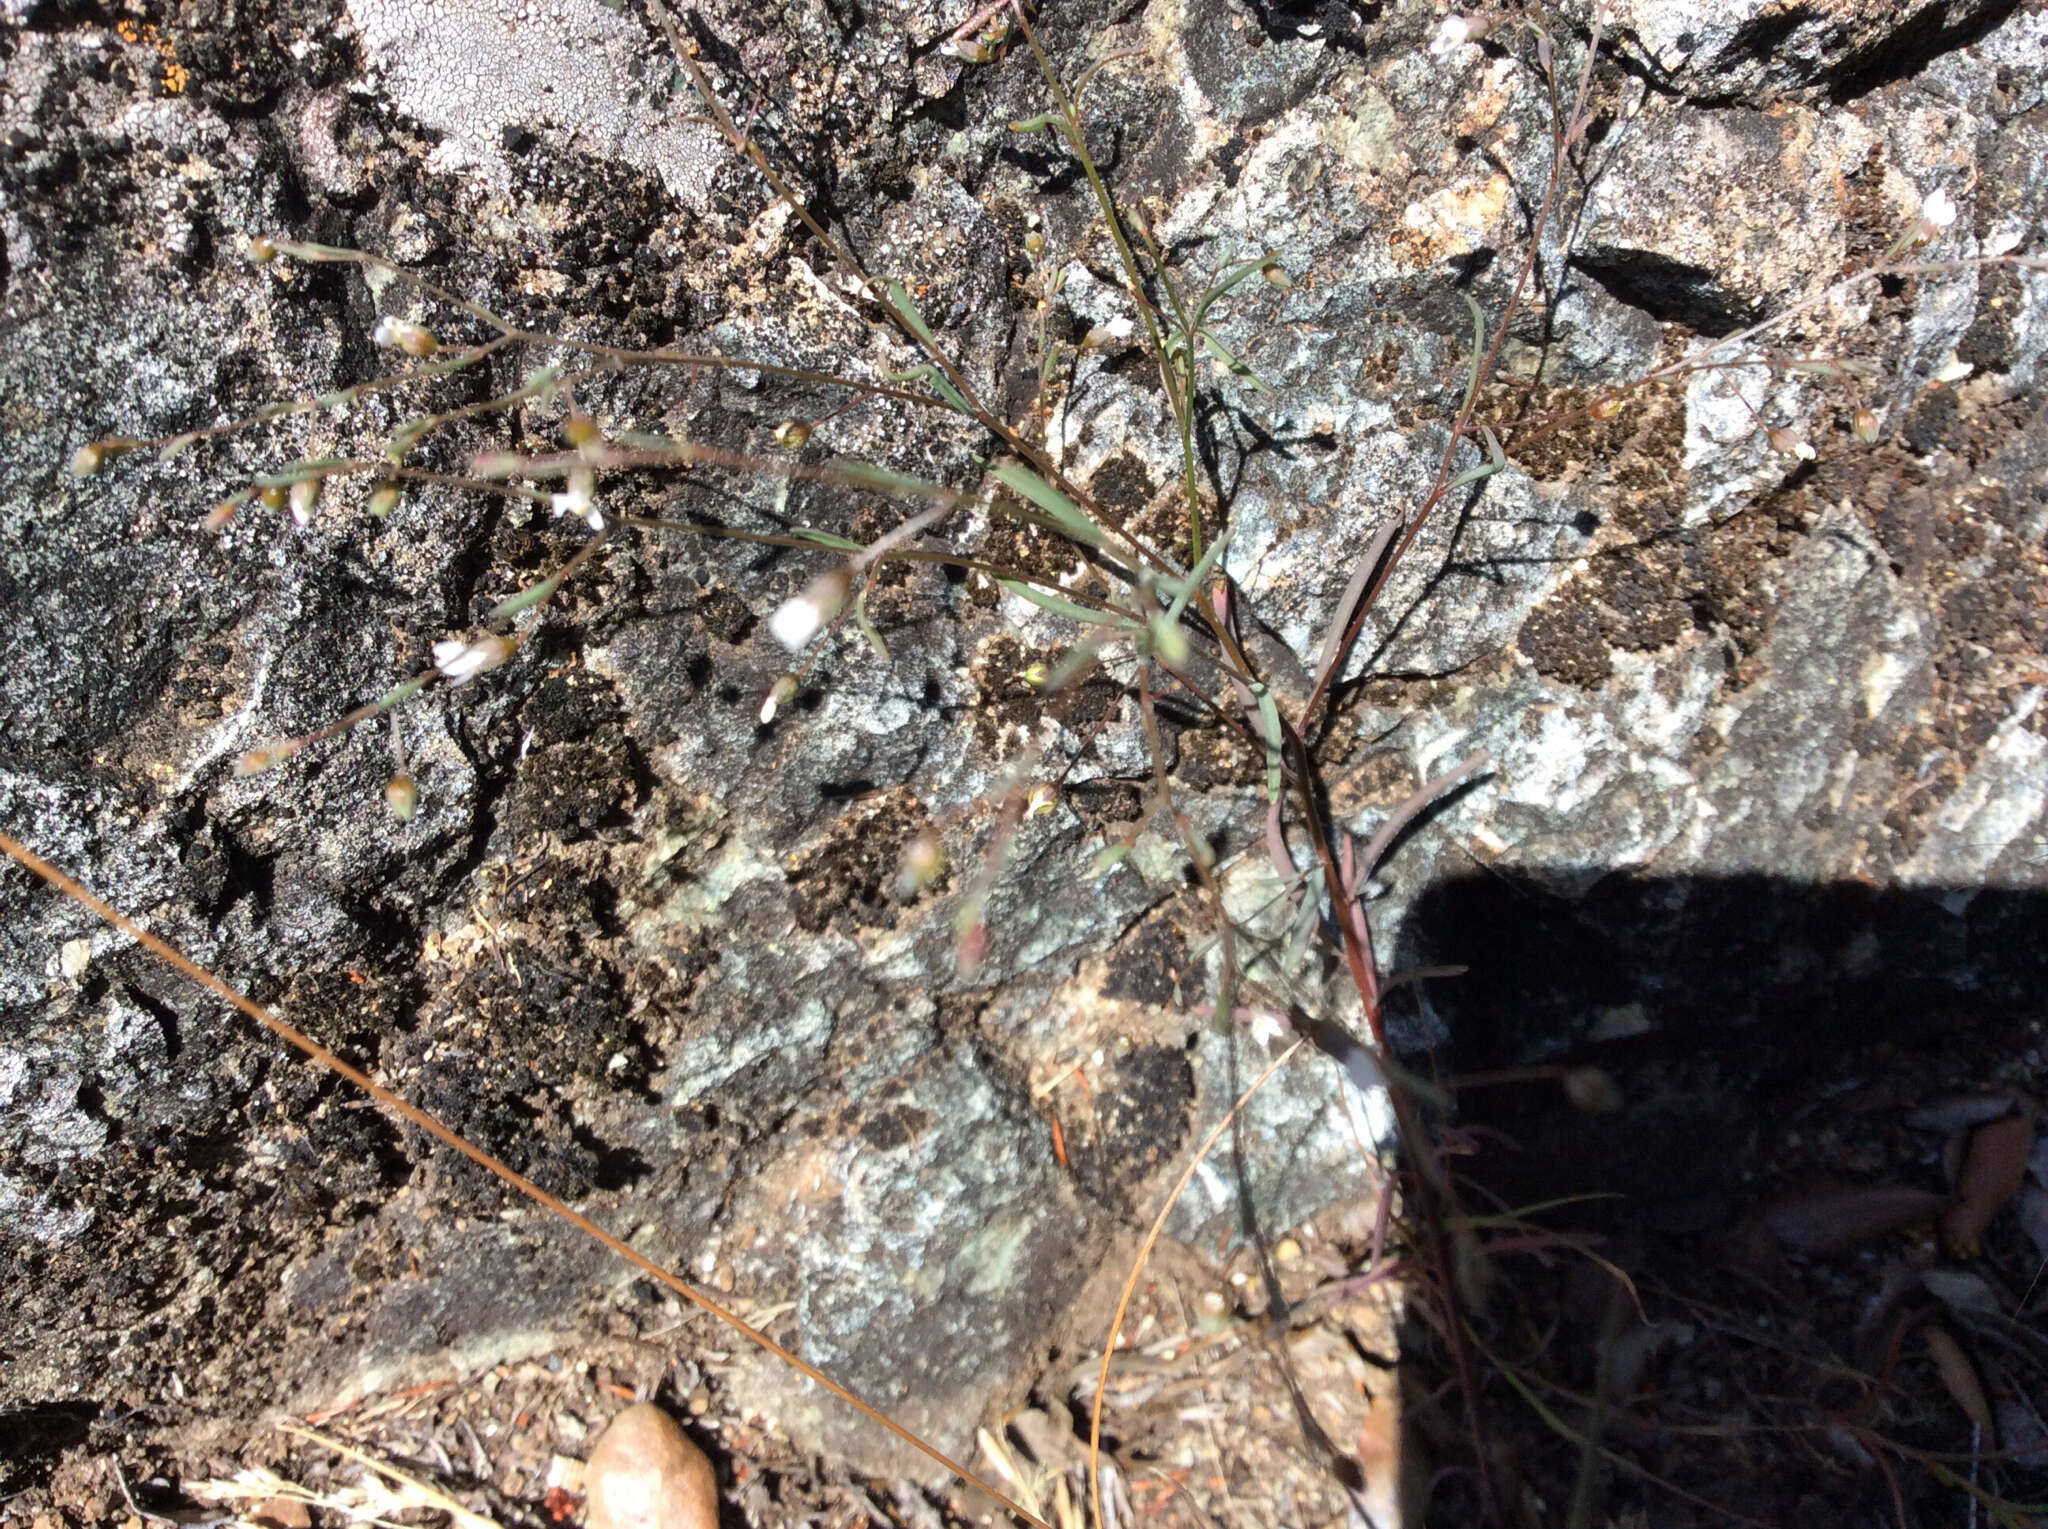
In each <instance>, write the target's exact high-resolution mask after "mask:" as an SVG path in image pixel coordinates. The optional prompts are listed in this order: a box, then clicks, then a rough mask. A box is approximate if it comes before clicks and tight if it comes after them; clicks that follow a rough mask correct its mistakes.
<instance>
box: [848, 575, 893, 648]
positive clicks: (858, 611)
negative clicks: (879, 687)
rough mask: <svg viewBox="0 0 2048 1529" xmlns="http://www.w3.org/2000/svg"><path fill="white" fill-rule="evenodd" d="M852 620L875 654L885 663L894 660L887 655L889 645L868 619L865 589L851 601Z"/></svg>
mask: <svg viewBox="0 0 2048 1529" xmlns="http://www.w3.org/2000/svg"><path fill="white" fill-rule="evenodd" d="M853 621H854V625H855V626H857V627H859V628H860V635H861V636H863V637H865V638H866V639H867V640H868V646H869V647H871V648H873V649H874V650H875V654H876V656H877V657H879V658H880V659H881V660H882V662H883V663H885V664H886V663H892V662H894V660H892V659H891V658H890V657H889V645H888V644H887V643H886V642H884V641H882V634H881V633H880V632H878V631H876V630H875V624H874V622H872V621H870V620H869V619H868V592H867V591H866V590H865V589H863V590H862V591H861V592H860V595H859V597H858V598H857V599H855V601H854V602H853Z"/></svg>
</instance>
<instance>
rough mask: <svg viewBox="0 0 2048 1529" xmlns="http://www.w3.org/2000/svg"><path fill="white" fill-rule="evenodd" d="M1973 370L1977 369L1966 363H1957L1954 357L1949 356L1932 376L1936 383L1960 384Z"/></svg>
mask: <svg viewBox="0 0 2048 1529" xmlns="http://www.w3.org/2000/svg"><path fill="white" fill-rule="evenodd" d="M1975 370H1977V368H1976V367H1975V366H1973V365H1971V364H1970V363H1969V362H1968V361H1958V360H1957V359H1956V358H1955V357H1954V356H1950V357H1949V358H1948V360H1946V361H1945V362H1943V363H1942V367H1941V370H1940V371H1938V372H1936V373H1935V374H1934V380H1935V381H1936V382H1961V381H1962V380H1963V379H1964V378H1965V377H1967V376H1969V375H1970V373H1972V372H1974V371H1975Z"/></svg>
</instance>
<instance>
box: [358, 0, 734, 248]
mask: <svg viewBox="0 0 2048 1529" xmlns="http://www.w3.org/2000/svg"><path fill="white" fill-rule="evenodd" d="M349 14H350V16H351V17H352V18H353V20H354V21H355V24H356V28H357V30H358V31H359V32H360V33H361V34H362V39H363V51H364V53H365V55H366V56H367V57H368V58H369V59H370V61H371V62H372V63H373V65H374V66H375V68H376V71H377V73H378V75H379V77H380V80H381V83H382V84H383V86H384V88H385V89H386V90H388V91H389V92H390V95H391V99H392V102H393V104H395V105H396V106H397V107H398V109H399V110H400V111H403V112H405V113H406V114H407V115H408V116H411V117H414V118H417V119H418V120H419V121H420V122H421V123H422V124H423V125H424V126H426V127H429V128H431V129H433V130H434V131H436V132H439V133H444V134H446V135H447V138H446V140H445V141H444V142H443V144H442V145H441V147H440V148H439V149H438V150H436V156H435V157H436V162H437V164H438V166H439V167H440V168H443V169H449V170H453V169H458V168H470V169H474V170H476V171H477V172H478V173H479V174H481V175H482V177H483V178H484V179H485V180H487V181H489V182H491V183H492V184H494V185H502V184H504V183H505V181H506V180H507V178H508V174H509V171H508V167H507V165H506V162H505V157H504V135H505V131H506V129H508V128H514V129H524V130H526V131H530V132H533V133H535V134H537V135H539V136H541V137H543V138H545V139H547V140H549V141H550V142H551V143H553V144H554V145H555V146H557V147H559V148H575V149H578V150H581V151H582V152H584V153H586V154H590V155H592V156H593V157H595V158H599V159H611V160H617V161H619V162H621V163H624V164H629V165H632V166H633V167H634V168H636V169H639V170H644V171H647V172H649V173H650V174H653V175H655V176H657V177H659V178H660V180H661V182H662V184H663V185H664V186H666V187H667V188H668V190H669V193H670V194H671V195H672V196H674V197H675V198H676V200H678V201H679V202H682V203H683V204H684V205H686V206H688V207H692V208H695V209H699V210H701V209H702V208H703V206H704V198H705V196H706V194H707V193H708V191H709V188H710V183H711V173H712V171H713V169H714V168H715V167H716V166H717V164H718V161H719V158H720V156H721V155H722V154H723V153H724V152H725V150H724V149H723V146H722V145H721V144H720V142H719V139H718V135H717V132H716V130H715V129H713V128H712V127H710V126H709V125H707V124H704V123H701V122H691V121H688V120H686V119H687V117H688V116H689V115H690V113H689V111H688V108H687V105H686V104H685V103H683V102H680V101H677V102H660V103H657V102H656V101H654V100H653V99H652V98H651V97H650V96H649V94H648V92H647V91H646V89H645V88H644V87H643V86H642V85H641V83H640V79H639V76H640V74H641V73H642V72H643V70H644V72H645V73H646V74H647V76H648V77H650V78H665V77H666V75H667V72H668V71H667V69H666V68H660V67H652V61H653V60H655V59H657V58H659V57H660V56H661V46H662V45H660V44H658V43H656V42H655V40H654V39H653V38H651V37H650V36H649V35H648V34H647V32H646V31H645V30H644V29H643V28H642V27H641V26H640V25H639V24H638V23H637V22H634V21H631V20H629V19H627V18H626V17H625V16H621V15H618V14H616V13H614V12H613V11H610V10H608V9H606V8H605V7H604V6H603V5H601V4H599V3H597V0H434V3H428V0H353V3H352V4H351V5H350V7H349Z"/></svg>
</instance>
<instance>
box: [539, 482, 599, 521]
mask: <svg viewBox="0 0 2048 1529" xmlns="http://www.w3.org/2000/svg"><path fill="white" fill-rule="evenodd" d="M548 508H549V509H550V510H551V511H553V512H554V513H555V514H557V515H574V516H575V517H576V518H577V519H578V520H580V521H582V522H583V523H584V524H585V525H587V526H589V527H590V529H591V530H593V531H602V530H603V529H604V511H603V510H600V509H599V508H598V507H597V504H596V502H595V501H594V500H592V499H591V497H590V490H589V488H588V487H586V486H585V485H584V484H581V483H572V484H570V485H569V492H568V493H566V494H556V495H554V496H553V497H552V498H551V499H550V500H549V501H548Z"/></svg>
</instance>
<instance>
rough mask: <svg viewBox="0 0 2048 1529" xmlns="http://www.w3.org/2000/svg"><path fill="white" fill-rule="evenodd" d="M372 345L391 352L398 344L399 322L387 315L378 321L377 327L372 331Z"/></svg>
mask: <svg viewBox="0 0 2048 1529" xmlns="http://www.w3.org/2000/svg"><path fill="white" fill-rule="evenodd" d="M370 343H371V344H372V345H375V346H377V347H379V348H380V349H383V350H390V349H391V348H392V347H393V346H395V345H396V344H397V343H398V320H397V319H395V318H393V317H392V316H391V315H390V314H388V313H387V314H385V315H384V316H383V317H382V318H380V319H378V320H377V327H376V328H375V329H373V330H371V331H370Z"/></svg>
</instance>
